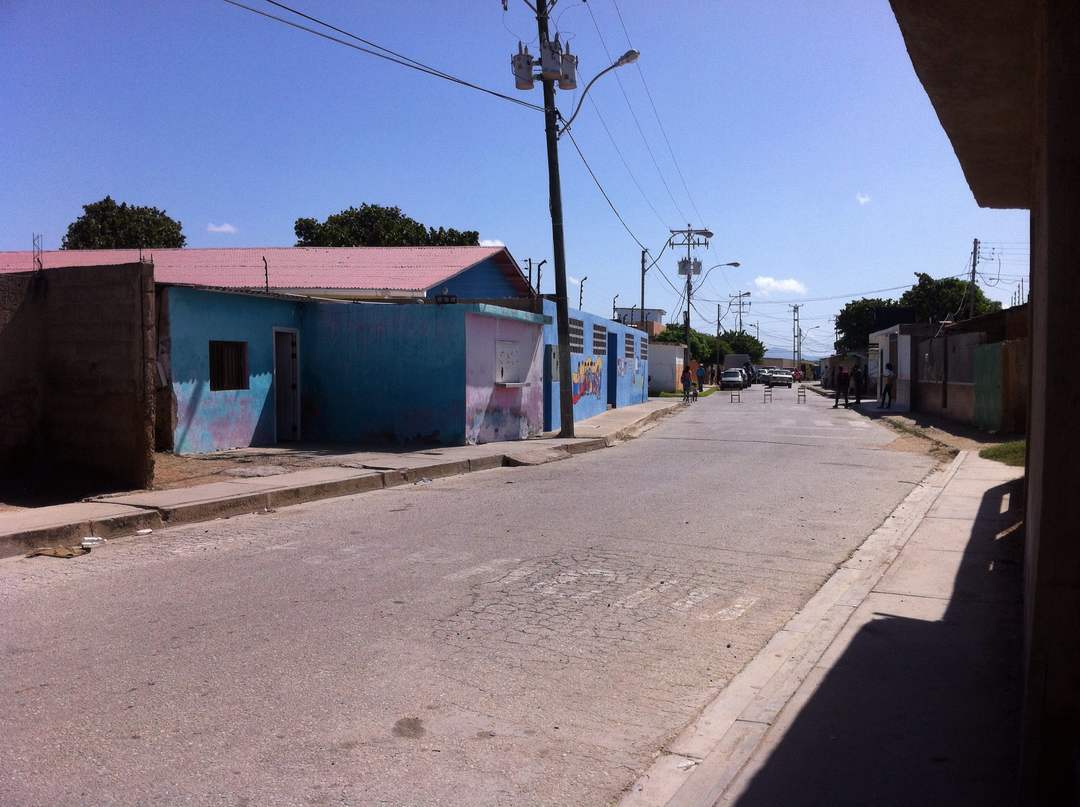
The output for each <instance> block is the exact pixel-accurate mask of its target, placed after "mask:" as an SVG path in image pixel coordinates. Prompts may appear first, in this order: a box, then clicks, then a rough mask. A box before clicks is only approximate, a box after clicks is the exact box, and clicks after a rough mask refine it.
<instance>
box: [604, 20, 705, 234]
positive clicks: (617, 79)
mask: <svg viewBox="0 0 1080 807" xmlns="http://www.w3.org/2000/svg"><path fill="white" fill-rule="evenodd" d="M585 8H586V9H587V10H588V12H589V17H590V18H591V19H592V23H593V27H594V28H595V29H596V35H597V36H598V37H599V38H600V44H601V45H602V46H603V48H604V53H605V54H607V57H608V61H609V62H614V61H615V59H614V58H612V56H611V51H610V50H608V46H607V42H606V41H605V40H604V34H603V33H602V32H601V31H600V24H599V23H598V22H597V21H596V15H595V14H593V10H592V4H591V3H588V2H586V3H585ZM614 76H615V83H616V84H618V85H619V92H621V93H622V97H623V100H624V101H626V108H627V109H628V110H630V117H632V118H633V119H634V125H635V126H636V127H637V130H638V134H639V135H641V142H642V143H643V144H644V145H645V151H647V152H648V153H649V159H650V160H652V164H653V167H654V168H655V169H656V173H657V175H658V176H659V177H660V181H661V182H662V183H663V184H664V190H666V191H667V195H668V198H669V199H671V203H672V204H673V205H674V206H675V210H676V211H677V212H678V214H679V217H680V218H683V219H685V218H686V214H685V213H683V211H682V208H681V207H679V203H678V202H676V201H675V195H674V194H673V193H672V192H671V186H670V185H668V182H667V180H666V179H665V178H664V172H663V171H661V170H660V163H658V162H657V161H656V155H655V154H653V150H652V148H651V147H650V146H649V141H648V139H647V138H646V137H645V130H644V129H642V128H641V121H639V120H638V116H637V113H636V112H634V106H633V104H631V103H630V96H629V95H627V94H626V88H625V87H624V86H623V83H622V78H621V77H620V76H619V74H618V72H615V73H614Z"/></svg>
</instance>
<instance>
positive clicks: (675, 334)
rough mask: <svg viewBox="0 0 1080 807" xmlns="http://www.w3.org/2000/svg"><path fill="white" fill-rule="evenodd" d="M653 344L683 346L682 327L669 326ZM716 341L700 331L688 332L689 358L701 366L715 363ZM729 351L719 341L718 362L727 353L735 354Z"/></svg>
mask: <svg viewBox="0 0 1080 807" xmlns="http://www.w3.org/2000/svg"><path fill="white" fill-rule="evenodd" d="M653 341H654V342H666V343H667V344H678V345H681V344H684V342H685V339H684V333H683V326H682V325H675V324H671V325H668V326H667V327H665V328H664V330H662V331H660V333H659V334H657V335H656V336H655V337H653ZM716 348H717V341H716V337H715V336H713V335H712V334H708V333H702V332H701V331H695V330H693V329H691V331H690V358H692V359H695V360H696V361H698V362H700V363H701V364H713V363H714V362H716V359H717V354H716ZM737 352H738V351H734V350H732V349H731V345H729V344H728V343H727V342H726V341H725V340H724V339H721V340H720V361H721V362H722V361H723V360H724V356H726V355H727V354H728V353H737Z"/></svg>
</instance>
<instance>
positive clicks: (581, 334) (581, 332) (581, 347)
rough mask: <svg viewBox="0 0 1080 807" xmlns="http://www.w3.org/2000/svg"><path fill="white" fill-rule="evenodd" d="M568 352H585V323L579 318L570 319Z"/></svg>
mask: <svg viewBox="0 0 1080 807" xmlns="http://www.w3.org/2000/svg"><path fill="white" fill-rule="evenodd" d="M570 352H571V353H584V352H585V323H584V322H582V321H581V320H580V319H573V318H571V320H570Z"/></svg>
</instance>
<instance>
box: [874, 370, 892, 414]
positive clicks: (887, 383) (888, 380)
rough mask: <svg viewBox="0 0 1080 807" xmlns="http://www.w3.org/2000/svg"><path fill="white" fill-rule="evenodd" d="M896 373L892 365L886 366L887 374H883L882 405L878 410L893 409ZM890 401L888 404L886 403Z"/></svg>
mask: <svg viewBox="0 0 1080 807" xmlns="http://www.w3.org/2000/svg"><path fill="white" fill-rule="evenodd" d="M895 380H896V373H895V372H893V368H892V364H888V363H887V364H886V365H885V372H883V373H882V374H881V405H880V406H878V409H891V408H892V401H893V383H894V382H895ZM886 401H888V403H886Z"/></svg>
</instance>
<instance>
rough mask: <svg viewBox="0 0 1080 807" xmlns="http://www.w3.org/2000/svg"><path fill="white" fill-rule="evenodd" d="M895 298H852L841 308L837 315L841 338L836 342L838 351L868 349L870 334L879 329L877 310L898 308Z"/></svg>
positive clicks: (837, 328)
mask: <svg viewBox="0 0 1080 807" xmlns="http://www.w3.org/2000/svg"><path fill="white" fill-rule="evenodd" d="M896 307H897V303H896V301H895V300H883V299H882V298H880V297H863V298H862V299H861V300H852V301H851V302H850V303H848V304H847V305H845V306H844V307H843V308H841V309H840V313H839V314H838V315H837V316H836V330H837V331H838V332H839V333H840V338H839V339H838V340H837V342H836V349H837V351H839V352H841V353H844V352H846V351H849V350H866V346H867V344H869V342H870V334H872V333H873V332H874V331H875V330H877V329H878V327H879V326H878V325H877V319H876V317H877V312H878V311H881V310H887V309H892V308H896Z"/></svg>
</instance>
